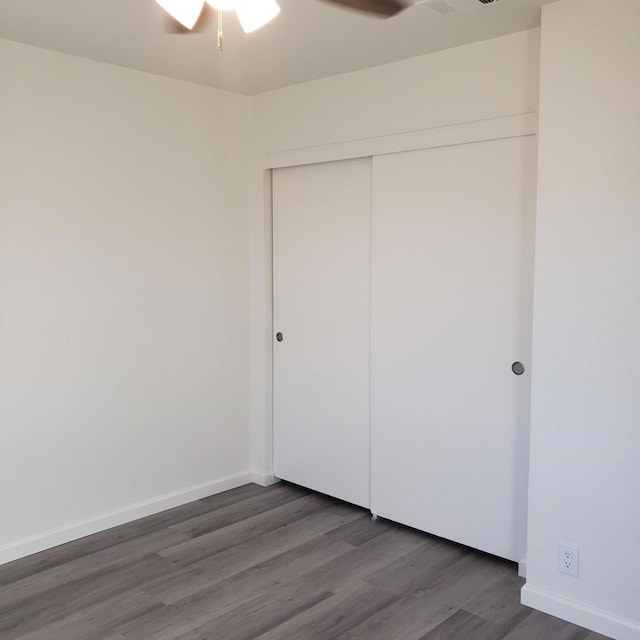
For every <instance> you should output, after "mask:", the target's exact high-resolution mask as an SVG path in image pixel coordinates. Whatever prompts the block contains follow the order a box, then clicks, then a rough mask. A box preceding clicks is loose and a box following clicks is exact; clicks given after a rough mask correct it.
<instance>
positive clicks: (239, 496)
mask: <svg viewBox="0 0 640 640" xmlns="http://www.w3.org/2000/svg"><path fill="white" fill-rule="evenodd" d="M285 486H287V483H286V482H282V483H276V484H273V485H271V486H270V487H263V486H261V485H258V484H254V483H250V484H244V485H242V486H241V487H236V488H235V489H229V491H223V492H222V493H216V494H215V495H213V496H209V497H207V498H202V502H206V503H208V504H209V505H211V507H212V508H213V509H221V508H223V507H226V506H228V505H230V504H234V503H236V502H240V501H241V500H246V499H247V498H253V497H255V496H266V495H267V494H269V493H271V492H273V491H276V492H278V491H282V488H283V487H285Z"/></svg>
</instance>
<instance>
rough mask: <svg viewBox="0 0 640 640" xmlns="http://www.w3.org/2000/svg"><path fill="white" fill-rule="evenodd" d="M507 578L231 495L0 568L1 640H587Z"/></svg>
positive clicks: (349, 523)
mask: <svg viewBox="0 0 640 640" xmlns="http://www.w3.org/2000/svg"><path fill="white" fill-rule="evenodd" d="M522 583H523V581H522V580H521V579H520V578H518V577H517V575H516V567H515V565H513V564H511V563H508V562H505V561H502V560H499V559H497V558H494V557H492V556H487V555H485V554H482V553H478V552H475V551H472V550H470V549H468V548H466V547H462V546H460V545H456V544H453V543H449V542H446V541H444V540H441V539H438V538H434V537H433V536H429V535H426V534H424V533H420V532H417V531H414V530H412V529H408V528H405V527H402V526H399V525H395V524H392V523H390V522H386V521H384V520H379V521H377V522H372V521H371V518H370V516H369V514H368V512H366V511H364V510H362V509H358V508H356V507H353V506H350V505H346V504H344V503H341V502H338V501H336V500H332V499H330V498H327V497H325V496H321V495H318V494H315V493H311V492H309V491H306V490H303V489H301V488H299V487H296V486H293V485H287V484H284V483H282V484H278V485H274V486H273V487H270V488H267V489H264V488H261V487H258V486H256V485H248V486H246V487H240V488H239V489H234V490H232V491H227V492H226V493H223V494H220V495H217V496H213V497H211V498H206V499H204V500H199V501H197V502H193V503H191V504H188V505H185V506H183V507H178V508H176V509H172V510H170V511H166V512H164V513H161V514H158V515H155V516H151V517H149V518H145V519H143V520H138V521H137V522H133V523H131V524H127V525H123V526H121V527H117V528H115V529H110V530H109V531H105V532H102V533H98V534H96V535H93V536H89V537H87V538H83V539H82V540H78V541H76V542H72V543H70V544H67V545H63V546H60V547H57V548H55V549H52V550H50V551H46V552H43V553H40V554H37V555H34V556H30V557H29V558H25V559H22V560H18V561H16V562H13V563H11V564H6V565H3V566H1V567H0V638H1V639H2V640H16V639H19V640H36V639H38V640H213V639H215V640H252V639H254V638H260V640H329V639H331V640H357V639H362V640H364V639H366V640H449V639H456V640H465V639H469V640H502V639H504V640H553V639H557V640H587V639H588V640H596V639H597V638H599V639H602V638H603V636H598V635H597V634H593V633H589V632H588V631H586V630H584V629H582V628H580V627H576V626H573V625H571V624H567V623H565V622H562V621H560V620H557V619H556V618H552V617H550V616H546V615H544V614H542V613H539V612H536V611H533V610H531V609H528V608H527V607H523V606H521V605H520V604H519V591H520V587H521V586H522Z"/></svg>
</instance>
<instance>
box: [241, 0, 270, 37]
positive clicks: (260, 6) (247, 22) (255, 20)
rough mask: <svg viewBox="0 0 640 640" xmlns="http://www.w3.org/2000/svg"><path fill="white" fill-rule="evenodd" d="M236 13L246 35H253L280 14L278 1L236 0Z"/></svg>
mask: <svg viewBox="0 0 640 640" xmlns="http://www.w3.org/2000/svg"><path fill="white" fill-rule="evenodd" d="M236 13H237V14H238V20H239V21H240V25H241V26H242V28H243V29H244V32H245V33H251V32H252V31H255V30H256V29H259V28H260V27H264V25H265V24H267V22H270V21H271V20H273V19H274V18H275V17H276V16H277V15H278V14H279V13H280V6H279V5H278V3H277V2H276V0H236Z"/></svg>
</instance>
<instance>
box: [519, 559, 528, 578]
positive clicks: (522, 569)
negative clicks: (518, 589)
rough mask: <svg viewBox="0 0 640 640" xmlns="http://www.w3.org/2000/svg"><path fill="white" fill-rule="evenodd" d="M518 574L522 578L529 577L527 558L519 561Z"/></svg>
mask: <svg viewBox="0 0 640 640" xmlns="http://www.w3.org/2000/svg"><path fill="white" fill-rule="evenodd" d="M518 575H519V576H520V577H521V578H526V577H527V561H526V560H520V562H518Z"/></svg>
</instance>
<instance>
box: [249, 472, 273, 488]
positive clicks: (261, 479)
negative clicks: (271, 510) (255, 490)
mask: <svg viewBox="0 0 640 640" xmlns="http://www.w3.org/2000/svg"><path fill="white" fill-rule="evenodd" d="M251 478H252V479H251V481H252V482H253V483H255V484H259V485H260V486H261V487H270V486H271V485H272V484H276V483H277V482H280V478H276V477H275V476H274V475H273V471H271V472H270V473H258V472H257V471H254V472H253V473H252V474H251Z"/></svg>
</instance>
